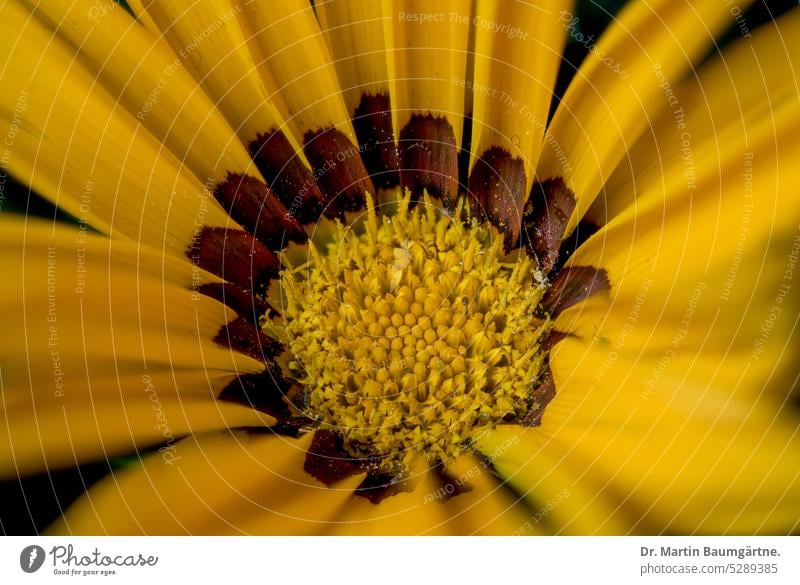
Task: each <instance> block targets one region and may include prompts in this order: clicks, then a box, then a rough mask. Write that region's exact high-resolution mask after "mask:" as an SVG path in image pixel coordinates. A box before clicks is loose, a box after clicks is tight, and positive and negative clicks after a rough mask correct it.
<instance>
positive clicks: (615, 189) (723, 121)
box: [587, 10, 800, 225]
mask: <svg viewBox="0 0 800 585" xmlns="http://www.w3.org/2000/svg"><path fill="white" fill-rule="evenodd" d="M798 34H800V12H799V11H797V10H792V11H789V12H788V13H786V14H784V15H783V16H781V17H780V18H778V19H776V20H775V21H774V22H772V23H769V24H766V25H764V26H761V27H759V28H758V29H757V30H756V31H755V32H754V33H753V34H752V35H749V36H747V37H743V38H741V39H739V40H738V41H736V42H734V43H732V44H731V45H728V46H727V47H725V49H724V50H723V52H722V54H721V55H717V56H715V57H714V58H713V59H711V60H710V61H709V62H708V63H706V64H704V65H703V66H702V67H701V68H700V69H699V70H698V71H697V74H696V75H692V76H689V77H688V78H686V79H685V80H683V81H682V82H680V83H673V84H670V80H669V79H667V78H666V77H662V78H661V79H660V81H659V83H660V84H661V85H662V89H663V91H664V93H663V95H662V100H663V101H664V102H665V103H666V104H667V105H668V106H669V108H668V110H667V111H665V112H663V113H662V114H661V115H660V116H658V117H657V118H656V119H654V120H653V123H652V127H651V128H649V129H648V131H646V132H644V133H643V134H642V137H641V138H640V139H639V140H638V141H637V142H636V144H635V145H634V146H633V147H632V148H631V149H630V150H629V153H628V158H627V160H625V161H623V162H621V163H620V165H619V166H618V167H617V169H616V170H615V171H614V174H613V175H612V176H611V178H610V179H609V180H608V183H607V184H606V188H605V193H606V197H604V198H599V199H597V200H596V201H595V203H594V205H593V207H592V209H591V210H590V211H589V213H588V214H587V219H589V220H591V221H593V222H595V223H596V224H597V225H602V224H604V223H606V222H607V221H608V220H609V219H610V218H612V217H614V216H615V215H618V214H619V213H621V212H622V211H624V210H625V208H626V207H628V206H629V205H631V204H632V203H633V201H634V198H636V197H639V196H640V195H642V194H646V193H652V191H653V188H654V187H655V185H654V183H655V182H658V181H660V180H661V177H662V176H669V175H682V174H683V173H684V172H688V171H691V167H692V165H691V164H690V163H691V162H692V158H691V157H692V155H693V154H694V153H695V152H696V151H698V150H716V151H718V152H720V154H721V153H722V151H724V149H725V144H726V142H728V141H729V140H730V138H729V136H731V135H732V134H734V135H739V136H740V137H739V138H737V139H736V142H741V141H742V140H744V141H745V143H746V142H747V135H748V134H749V133H750V131H751V128H752V127H753V126H754V125H755V124H756V123H757V122H758V121H759V120H763V119H764V118H770V117H771V116H772V115H773V110H775V109H777V108H779V107H781V104H782V103H783V102H785V101H787V99H796V94H797V87H796V83H795V80H796V77H797V65H796V62H797V58H798V54H797V51H796V50H794V51H793V50H792V46H791V45H790V44H787V42H786V39H790V38H794V37H796V36H797V35H798ZM659 74H660V72H659ZM723 137H724V138H723ZM751 162H752V161H751ZM745 164H746V163H745ZM758 166H761V165H760V164H759V165H758ZM687 178H688V177H687Z"/></svg>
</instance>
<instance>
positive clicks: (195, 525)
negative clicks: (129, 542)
mask: <svg viewBox="0 0 800 585" xmlns="http://www.w3.org/2000/svg"><path fill="white" fill-rule="evenodd" d="M310 439H311V436H310V435H306V436H305V437H303V438H301V439H290V438H287V437H280V436H273V435H270V434H262V435H259V434H248V433H245V432H224V433H218V434H209V435H201V436H195V437H192V438H189V439H186V440H184V441H181V442H179V443H176V444H175V445H174V447H175V450H174V456H175V460H174V461H173V462H172V463H166V462H165V461H164V459H163V457H162V454H159V453H154V454H153V455H150V456H148V457H147V458H145V459H143V461H142V463H141V464H140V465H135V466H132V467H129V468H126V469H123V470H121V471H119V472H117V473H116V474H115V475H114V477H110V478H108V479H106V480H104V481H102V482H101V483H98V484H97V485H95V486H94V487H92V489H90V490H89V492H88V493H87V494H86V495H85V496H84V497H83V498H81V499H80V500H79V501H78V502H76V503H75V504H74V505H73V506H72V507H71V508H70V509H69V510H67V512H66V514H65V515H64V517H63V518H62V519H61V520H60V521H58V522H57V523H56V524H55V525H53V526H51V527H50V529H49V532H50V533H53V534H284V535H300V534H315V533H319V532H321V531H323V530H324V529H325V527H326V526H327V523H328V522H329V520H330V519H331V518H332V517H333V516H334V514H335V513H336V512H337V511H338V510H340V509H341V507H342V506H343V505H345V504H346V502H347V499H348V497H349V495H350V493H351V491H352V489H354V487H355V485H356V484H357V483H358V481H360V478H358V477H356V478H352V479H351V480H347V481H345V482H342V484H341V485H337V486H335V487H333V488H328V487H325V486H323V485H322V484H320V483H319V482H317V481H316V480H315V479H313V478H311V477H310V476H309V475H307V474H306V473H305V472H304V471H303V462H304V460H305V453H306V449H307V448H308V447H309V444H310Z"/></svg>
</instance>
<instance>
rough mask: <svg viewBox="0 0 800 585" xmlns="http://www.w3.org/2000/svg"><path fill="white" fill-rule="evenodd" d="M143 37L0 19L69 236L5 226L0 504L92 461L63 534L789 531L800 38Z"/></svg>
mask: <svg viewBox="0 0 800 585" xmlns="http://www.w3.org/2000/svg"><path fill="white" fill-rule="evenodd" d="M129 4H130V6H131V8H132V12H133V13H135V18H133V17H131V15H130V14H129V13H128V12H126V11H125V10H124V9H123V8H121V7H119V6H116V5H114V4H109V3H103V2H93V1H91V0H85V1H84V0H75V1H73V2H69V3H66V2H65V3H61V2H42V3H35V2H28V1H10V2H7V3H6V4H4V6H3V8H2V18H0V43H2V54H3V55H4V56H5V58H4V62H3V66H2V70H0V85H1V86H2V88H3V93H2V108H3V116H2V124H3V126H2V128H0V133H2V135H3V136H4V138H5V145H4V150H3V158H2V162H3V169H4V171H6V172H7V173H8V174H9V175H11V176H13V177H14V178H15V179H16V180H18V181H20V182H23V183H25V184H27V185H29V186H30V187H31V189H33V190H35V191H36V192H37V193H39V194H41V195H42V196H43V197H45V198H47V199H49V200H50V201H52V202H53V203H54V204H55V205H56V206H58V207H59V208H60V209H62V210H63V211H65V212H66V213H67V214H70V215H72V216H73V217H74V218H75V220H76V222H74V223H76V224H77V225H74V224H73V225H68V224H65V223H58V224H52V223H45V222H43V221H41V220H25V219H23V218H22V217H21V216H8V215H6V216H5V217H3V218H2V220H1V221H2V230H0V238H2V241H3V248H4V254H3V265H4V268H5V271H4V272H5V275H4V276H5V279H6V283H5V285H4V287H3V291H4V292H3V294H2V299H3V304H4V307H5V311H4V315H5V332H4V335H3V340H4V341H3V343H2V362H1V365H2V390H3V393H2V397H3V402H2V405H3V420H2V427H3V428H2V431H0V434H1V435H2V437H3V440H2V443H1V445H2V453H3V456H2V458H1V459H0V464H1V465H2V468H1V469H2V473H3V474H4V476H5V477H7V478H15V477H25V476H29V475H35V474H41V473H44V472H55V471H56V470H59V469H65V468H70V467H74V466H76V465H79V464H85V463H89V462H92V461H111V462H112V463H113V470H112V472H111V473H110V474H109V475H108V476H107V477H106V478H104V479H102V480H101V481H99V482H97V483H96V484H94V485H92V486H91V487H89V488H88V490H87V491H86V493H85V494H84V495H83V496H82V497H80V498H79V499H78V500H77V501H75V502H74V503H73V504H72V505H71V506H70V507H69V508H68V509H67V510H66V511H65V513H64V514H63V516H62V517H61V518H60V519H59V520H57V521H56V522H55V524H54V525H52V526H51V528H50V530H51V531H52V532H54V533H58V532H65V533H90V534H91V533H101V534H102V533H123V534H130V533H147V534H154V533H278V534H305V533H323V534H339V533H367V534H377V533H412V534H431V533H440V532H445V533H459V534H462V533H463V534H473V533H502V534H539V533H577V534H598V533H618V534H626V533H662V532H667V533H695V532H699V533H787V532H792V531H796V530H797V521H798V518H800V479H799V474H800V472H799V471H798V465H797V462H798V461H800V441H798V412H797V408H798V406H797V404H798V403H797V394H796V386H795V373H796V364H793V363H792V362H793V360H794V359H796V354H795V352H794V350H793V349H791V345H790V344H791V342H792V341H793V340H794V337H795V331H796V328H797V315H798V312H797V304H798V298H800V297H798V295H797V294H796V293H797V290H796V289H797V287H798V286H800V284H798V282H797V279H798V278H800V273H799V272H798V271H800V268H798V266H797V258H798V254H799V252H800V235H799V234H798V223H799V222H800V199H798V197H797V195H796V190H797V181H798V178H800V175H799V174H798V173H799V172H800V171H798V165H797V162H796V161H797V160H798V156H800V140H799V139H798V137H799V136H800V103H799V102H798V86H797V77H796V67H795V59H797V58H798V54H797V46H798V45H797V42H796V38H797V36H798V34H800V13H798V11H796V10H795V11H791V12H789V13H787V14H785V15H784V16H782V17H780V18H779V19H777V20H776V21H775V22H774V23H773V22H770V23H768V24H767V25H764V26H763V27H760V28H758V29H757V30H750V29H749V28H748V21H747V20H746V18H745V17H744V16H743V14H744V13H743V10H744V9H745V8H746V7H747V6H746V5H747V4H748V3H747V2H738V1H736V0H731V1H728V0H726V1H724V2H723V1H722V0H702V1H693V2H688V1H686V2H684V1H675V0H654V1H651V2H632V3H630V4H629V5H628V6H626V7H625V8H624V10H623V11H622V12H621V13H620V14H619V16H618V19H616V20H615V22H614V23H613V24H612V25H611V26H610V27H609V29H608V30H607V31H606V32H605V33H604V34H603V36H602V37H601V38H599V39H597V40H596V41H595V40H594V39H590V38H586V39H584V38H583V35H582V33H580V32H579V22H578V21H577V20H576V17H574V16H573V14H572V10H573V8H572V6H571V5H570V3H569V2H547V3H542V4H537V5H532V4H530V3H527V2H502V3H501V2H490V1H485V2H484V1H481V0H479V1H478V2H448V1H444V0H433V1H426V2H422V1H419V0H398V1H396V2H344V1H324V2H319V1H318V2H316V3H314V6H313V7H312V6H310V5H309V4H308V3H306V2H303V1H301V0H283V1H271V2H266V1H265V2H260V1H255V2H238V1H236V0H224V1H219V2H197V3H195V4H193V5H191V6H189V3H185V2H172V1H160V2H155V1H154V2H149V1H146V0H145V1H135V2H130V3H129ZM731 28H732V29H733V30H734V34H735V35H736V36H737V37H738V39H737V40H735V41H733V42H731V43H730V44H728V45H727V46H726V47H725V48H724V50H722V51H713V52H712V51H711V49H712V48H713V47H714V39H715V38H718V37H719V36H720V35H721V34H722V33H723V32H725V31H726V30H728V29H731ZM569 37H573V40H575V41H577V42H579V43H581V44H584V45H585V47H586V48H587V49H588V54H587V56H586V58H585V60H584V61H583V63H582V64H581V65H580V68H579V69H577V70H575V71H569V70H568V68H569V67H568V64H566V63H565V64H563V67H564V68H566V69H565V73H566V74H567V75H568V76H569V77H571V78H572V80H571V82H570V84H569V86H568V88H567V89H566V91H565V92H564V93H563V95H562V96H561V97H560V98H558V99H555V100H554V98H553V96H554V87H555V84H556V79H557V74H558V70H559V67H561V66H562V58H561V54H562V51H563V48H564V46H565V43H566V41H567V39H568V38H569ZM578 37H580V38H578ZM710 52H711V56H708V55H709V53H710ZM559 95H560V93H559ZM551 104H554V105H553V109H554V111H553V112H552V116H550V115H549V113H550V108H551ZM4 176H5V175H4Z"/></svg>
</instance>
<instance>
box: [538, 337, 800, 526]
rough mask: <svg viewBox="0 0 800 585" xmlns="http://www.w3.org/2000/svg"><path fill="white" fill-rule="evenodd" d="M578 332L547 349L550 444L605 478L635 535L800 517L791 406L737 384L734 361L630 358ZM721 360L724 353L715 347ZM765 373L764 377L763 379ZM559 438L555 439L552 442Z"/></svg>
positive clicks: (782, 522)
mask: <svg viewBox="0 0 800 585" xmlns="http://www.w3.org/2000/svg"><path fill="white" fill-rule="evenodd" d="M630 353H631V352H624V353H620V354H619V357H617V358H616V359H609V352H608V350H607V348H603V347H600V346H598V345H597V344H595V343H592V342H584V341H581V340H577V339H574V338H573V339H567V340H565V341H563V342H562V343H561V344H559V346H558V347H557V348H556V349H555V350H554V352H553V354H551V360H552V368H553V375H554V378H555V381H556V387H557V389H558V391H557V394H556V397H555V399H554V400H553V401H552V402H551V403H550V405H549V406H548V408H547V411H546V412H545V416H544V418H543V423H542V427H541V431H540V432H542V433H544V434H546V436H547V437H548V443H547V446H548V449H554V448H555V449H560V450H561V451H562V452H564V453H567V457H568V458H569V459H570V461H571V463H570V464H571V465H573V466H575V467H578V468H580V469H582V470H583V471H582V473H583V474H585V476H586V477H593V478H603V479H602V481H603V482H605V483H606V486H607V487H606V488H605V489H606V490H607V491H608V492H610V493H612V494H616V498H617V501H618V503H619V505H620V506H621V509H622V511H624V512H625V514H626V516H627V517H629V518H631V521H632V522H631V525H632V526H633V527H634V529H635V530H636V531H639V532H667V533H679V534H690V533H695V532H697V533H709V534H734V533H735V534H739V533H741V534H753V533H766V534H775V533H787V532H789V531H791V530H793V527H795V523H796V521H797V518H798V517H800V469H798V467H797V465H796V462H797V461H798V460H800V459H799V458H800V424H799V422H798V416H797V413H796V412H795V411H794V407H793V406H791V405H789V404H781V405H776V404H775V402H774V401H773V400H769V399H766V400H763V399H761V398H760V397H759V396H758V395H757V394H756V395H754V394H755V393H754V392H752V391H751V392H740V391H739V387H738V385H739V384H746V383H747V382H746V381H742V380H741V379H740V380H738V381H736V380H735V378H734V382H733V385H731V382H730V381H729V380H730V379H731V378H729V377H728V376H725V375H723V374H721V373H720V372H723V371H724V370H731V369H732V370H734V374H736V373H740V374H741V378H744V377H745V375H746V371H743V370H746V368H742V369H741V370H740V364H739V363H737V362H736V361H726V360H724V356H723V359H722V360H721V361H717V363H716V364H715V366H716V367H714V368H710V367H704V364H703V362H704V361H705V360H711V359H712V356H704V355H699V356H694V360H691V359H679V358H675V359H674V362H673V358H672V354H665V355H662V356H656V357H651V356H635V357H633V356H631V355H630ZM714 357H716V358H717V360H719V356H714ZM769 381H770V380H768V379H767V380H759V381H757V382H759V383H761V384H767V383H769ZM554 445H555V447H554Z"/></svg>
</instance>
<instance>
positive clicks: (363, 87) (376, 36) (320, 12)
mask: <svg viewBox="0 0 800 585" xmlns="http://www.w3.org/2000/svg"><path fill="white" fill-rule="evenodd" d="M316 11H317V18H319V22H320V28H321V29H322V31H323V33H324V34H325V39H326V41H327V43H328V47H329V49H330V53H331V57H332V59H333V64H334V66H335V68H336V74H337V77H338V80H339V85H340V86H341V92H342V97H343V99H344V102H345V106H346V107H347V111H348V112H350V113H351V114H352V113H353V112H354V111H355V110H356V108H358V106H359V103H360V102H361V96H362V95H364V94H367V95H378V94H386V95H389V94H390V93H391V90H390V87H389V60H390V59H391V58H392V57H391V54H390V53H389V52H388V51H387V47H390V46H391V42H387V35H386V33H387V31H388V32H391V27H388V26H385V25H386V21H387V20H388V18H389V15H388V11H389V7H388V4H387V2H385V1H384V0H367V1H364V2H347V1H341V0H335V1H332V2H322V3H320V4H319V5H317V7H316ZM388 40H389V41H390V40H391V38H389V39H388Z"/></svg>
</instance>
